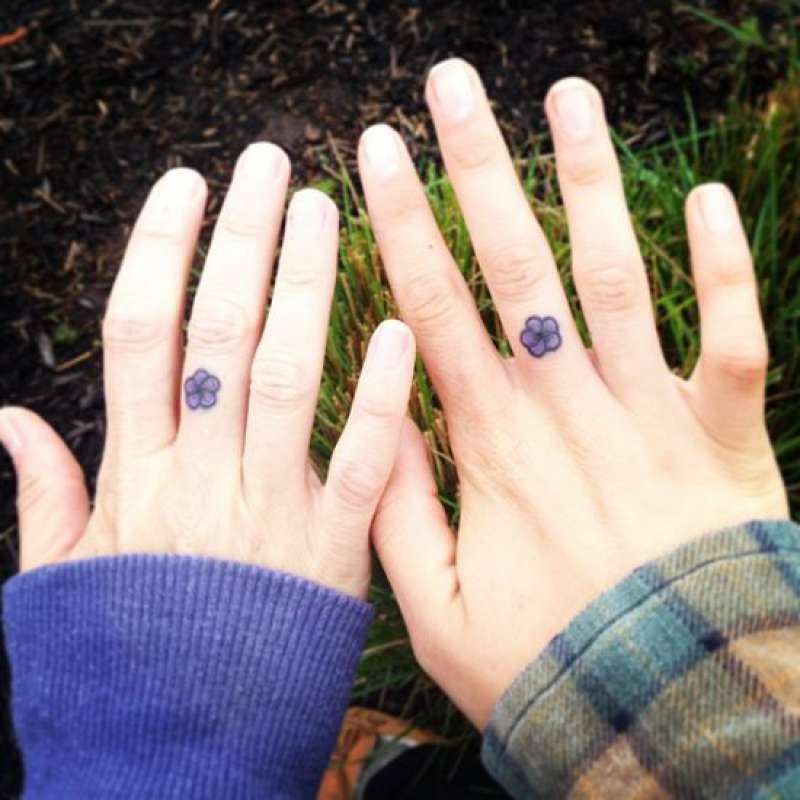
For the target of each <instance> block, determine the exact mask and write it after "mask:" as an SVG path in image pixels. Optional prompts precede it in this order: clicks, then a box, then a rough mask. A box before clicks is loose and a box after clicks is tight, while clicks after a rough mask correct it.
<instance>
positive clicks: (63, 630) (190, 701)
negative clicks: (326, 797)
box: [3, 555, 372, 800]
mask: <svg viewBox="0 0 800 800" xmlns="http://www.w3.org/2000/svg"><path fill="white" fill-rule="evenodd" d="M3 599H4V614H3V616H4V628H5V636H6V646H7V649H8V654H9V659H10V663H11V673H12V710H13V715H14V724H15V729H16V733H17V737H18V740H19V744H20V747H21V749H22V752H23V759H24V765H25V791H26V796H28V797H33V798H37V800H40V799H41V798H56V797H57V798H64V797H80V798H85V799H89V798H100V797H102V798H122V797H124V798H130V797H159V798H178V797H180V798H186V797H192V798H219V797H225V798H256V797H258V798H261V799H263V798H300V797H303V798H305V797H308V798H312V797H314V795H315V793H316V789H317V786H318V783H319V780H320V777H321V774H322V771H323V770H324V768H325V766H326V763H327V760H328V757H329V754H330V751H331V750H332V748H333V746H334V743H335V739H336V734H337V732H338V728H339V725H340V722H341V718H342V715H343V713H344V709H345V707H346V705H347V700H348V695H349V691H350V688H351V685H352V680H353V675H354V672H355V668H356V665H357V663H358V659H359V655H360V653H361V649H362V647H363V642H364V637H365V635H366V630H367V628H368V626H369V623H370V621H371V618H372V610H371V608H370V606H368V605H367V604H366V603H363V602H361V601H359V600H356V599H355V598H353V597H350V596H347V595H344V594H340V593H339V592H336V591H334V590H332V589H328V588H326V587H323V586H320V585H317V584H315V583H311V582H309V581H306V580H303V579H301V578H297V577H294V576H292V575H287V574H284V573H280V572H275V571H272V570H268V569H264V568H261V567H256V566H251V565H247V564H241V563H238V562H233V561H223V560H217V559H211V558H201V557H193V556H177V555H124V556H113V557H104V558H92V559H86V560H83V561H75V562H69V563H66V564H59V565H54V566H47V567H42V568H39V569H36V570H32V571H30V572H27V573H24V574H22V575H18V576H16V577H15V578H12V579H11V580H10V581H8V582H7V583H6V585H5V587H4V590H3Z"/></svg>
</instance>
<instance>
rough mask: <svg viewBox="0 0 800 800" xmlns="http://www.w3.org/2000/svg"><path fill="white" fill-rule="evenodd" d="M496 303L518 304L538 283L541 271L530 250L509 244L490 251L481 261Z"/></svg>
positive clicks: (533, 250) (538, 262) (530, 247)
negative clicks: (505, 301) (512, 301)
mask: <svg viewBox="0 0 800 800" xmlns="http://www.w3.org/2000/svg"><path fill="white" fill-rule="evenodd" d="M483 261H484V264H485V265H486V274H487V276H488V278H489V281H490V282H491V290H492V294H494V295H495V296H496V298H497V299H498V300H519V299H520V298H522V297H524V296H525V295H526V294H530V293H531V292H532V291H533V290H534V289H535V288H536V287H537V286H538V285H539V284H540V282H541V280H542V277H543V274H544V270H543V267H542V264H541V263H540V260H539V259H538V258H537V257H536V254H535V249H534V248H533V247H532V246H528V245H525V244H523V243H521V242H511V243H507V244H503V245H500V246H497V247H495V248H493V249H491V250H490V251H489V252H488V253H487V254H486V257H485V258H484V259H483Z"/></svg>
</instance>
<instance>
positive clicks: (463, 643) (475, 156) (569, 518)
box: [359, 60, 787, 729]
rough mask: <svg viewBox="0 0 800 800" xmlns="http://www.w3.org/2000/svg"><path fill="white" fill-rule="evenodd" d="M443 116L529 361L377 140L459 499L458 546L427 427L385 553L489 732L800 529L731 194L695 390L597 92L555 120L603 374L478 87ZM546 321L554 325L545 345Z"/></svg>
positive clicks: (411, 176) (586, 88) (694, 204)
mask: <svg viewBox="0 0 800 800" xmlns="http://www.w3.org/2000/svg"><path fill="white" fill-rule="evenodd" d="M426 98H427V102H428V105H429V107H430V110H431V113H432V115H433V119H434V122H435V125H436V132H437V136H438V140H439V145H440V147H441V150H442V154H443V158H444V162H445V166H446V168H447V172H448V175H449V177H450V180H451V182H452V184H453V186H454V188H455V191H456V193H457V195H458V200H459V203H460V205H461V209H462V211H463V213H464V216H465V218H466V222H467V225H468V227H469V231H470V235H471V237H472V242H473V245H474V247H475V251H476V254H477V257H478V260H479V262H480V265H481V268H482V270H483V274H484V276H485V278H486V281H487V284H488V286H489V289H490V290H491V293H492V295H493V297H494V300H495V303H496V306H497V309H498V311H499V314H500V316H501V318H502V321H503V325H504V328H505V331H506V333H507V334H508V338H509V341H510V342H511V346H512V349H513V358H510V359H503V358H501V357H500V356H499V354H498V353H497V351H496V350H495V348H494V346H493V344H492V342H491V340H490V339H489V337H488V335H487V333H486V331H485V329H484V328H483V327H482V325H481V321H480V318H479V316H478V313H477V311H476V308H475V305H474V303H473V302H472V298H471V296H470V293H469V291H468V289H467V287H466V285H465V283H464V281H463V279H462V278H461V276H460V275H459V273H458V271H457V269H456V267H455V265H454V263H453V261H452V258H451V256H450V254H449V253H448V252H447V249H446V247H445V245H444V242H443V240H442V238H441V236H440V233H439V231H438V230H437V227H436V224H435V222H434V219H433V216H432V215H431V212H430V209H429V207H428V204H427V202H426V199H425V196H424V194H423V191H422V188H421V186H420V183H419V181H418V179H417V176H416V174H415V172H414V168H413V165H412V163H411V161H410V159H409V157H408V154H407V152H406V151H405V149H404V147H403V144H402V141H401V139H400V138H399V136H398V135H397V134H396V133H395V132H393V131H392V130H391V129H389V128H388V127H386V126H375V127H373V128H371V129H369V130H368V131H366V132H365V134H364V136H363V137H362V141H361V143H360V148H359V162H360V171H361V176H362V180H363V183H364V187H365V191H366V196H367V203H368V209H369V214H370V217H371V220H372V223H373V226H374V228H375V232H376V235H377V239H378V244H379V247H380V251H381V254H382V257H383V260H384V264H385V266H386V270H387V273H388V275H389V279H390V281H391V284H392V288H393V291H394V294H395V296H396V298H397V301H398V303H399V305H400V309H401V312H402V314H403V316H404V318H405V319H406V321H407V322H408V323H409V324H410V326H411V328H412V329H413V330H414V333H415V335H416V338H417V342H418V345H419V349H420V352H421V354H422V357H423V359H424V361H425V364H426V367H427V369H428V371H429V372H430V374H431V376H432V378H433V380H434V381H435V384H436V388H437V391H438V393H439V396H440V398H441V401H442V404H443V406H444V411H445V414H446V419H447V425H448V430H449V433H450V439H451V442H452V447H453V453H454V456H455V461H456V466H457V469H458V474H459V478H460V484H461V487H460V497H461V517H460V525H459V530H458V536H457V538H456V536H454V535H453V533H452V532H451V531H450V529H449V528H448V526H447V524H446V518H445V515H444V512H443V510H442V507H441V505H440V504H439V502H438V501H437V498H436V491H435V486H434V482H433V477H432V475H431V471H430V468H429V466H428V463H427V459H426V451H425V446H424V442H423V440H422V439H421V437H420V435H419V432H418V431H417V430H416V428H415V427H414V426H413V425H411V424H407V426H406V428H405V430H404V435H403V440H402V443H401V446H400V453H399V456H398V460H397V463H396V465H395V469H394V471H393V473H392V478H391V480H390V482H389V485H388V487H387V490H386V492H385V494H384V497H383V500H382V502H381V504H380V506H379V509H378V513H377V516H376V520H375V523H374V526H373V538H374V542H375V545H376V547H377V550H378V553H379V556H380V558H381V561H382V563H383V565H384V567H385V569H386V572H387V574H388V576H389V579H390V581H391V583H392V586H393V588H394V590H395V593H396V595H397V598H398V601H399V603H400V607H401V610H402V612H403V615H404V617H405V619H406V622H407V624H408V627H409V630H410V634H411V640H412V643H413V646H414V650H415V653H416V655H417V657H418V659H419V661H420V663H421V664H422V666H423V667H424V669H425V670H426V671H427V672H428V673H429V674H430V675H431V676H432V677H433V678H434V679H435V680H436V681H437V682H438V683H439V684H440V685H441V686H442V687H443V688H444V689H445V691H447V692H448V693H449V694H450V696H451V697H452V698H453V700H454V701H455V702H456V703H457V704H458V705H459V706H460V708H461V709H462V710H463V711H464V712H465V714H466V715H467V716H468V717H469V718H470V719H471V720H472V721H473V722H474V723H475V725H476V726H477V727H478V728H480V729H483V728H484V727H485V725H486V723H487V721H488V719H489V716H490V714H491V711H492V709H493V707H494V705H495V703H496V702H497V700H498V699H499V697H500V695H501V694H502V692H503V691H504V690H505V689H506V688H507V687H508V686H509V684H510V683H511V681H512V680H513V679H514V677H515V676H516V675H517V674H518V673H519V672H520V671H521V670H522V669H523V668H524V667H525V666H526V665H527V664H528V663H529V662H530V661H531V660H532V659H533V658H534V657H535V656H536V655H538V654H539V653H540V652H541V650H542V649H543V648H544V647H545V646H546V644H547V643H548V641H550V639H551V638H552V637H553V636H554V635H555V634H557V633H558V632H559V631H560V630H562V629H563V628H564V627H565V626H566V625H567V624H568V623H569V621H570V620H571V619H572V618H573V617H574V616H575V615H576V614H577V613H578V612H579V611H580V610H581V609H582V608H584V607H585V606H586V605H587V604H588V603H589V602H590V601H591V600H592V599H594V598H595V597H596V596H597V595H598V594H599V593H601V592H602V591H603V590H604V589H606V588H609V587H610V586H612V585H613V584H614V583H616V582H617V581H619V580H620V579H622V578H623V577H624V576H625V575H626V574H628V573H629V572H630V571H631V570H632V569H633V568H634V567H636V566H637V565H640V564H642V563H644V562H646V561H648V560H650V559H652V558H654V557H657V556H659V555H661V554H664V553H666V552H668V551H670V550H672V549H674V548H675V547H676V546H678V545H680V544H682V543H684V542H687V541H689V540H691V539H693V538H695V537H698V536H700V535H702V534H703V533H705V532H710V531H714V530H716V529H719V528H721V527H723V526H726V525H732V524H736V523H741V522H744V521H746V520H749V519H752V518H784V517H786V515H787V502H786V495H785V490H784V486H783V483H782V480H781V477H780V474H779V472H778V469H777V466H776V463H775V459H774V456H773V452H772V449H771V447H770V443H769V439H768V437H767V433H766V429H765V424H764V413H763V405H764V383H765V372H766V367H767V347H766V341H765V335H764V331H763V326H762V323H761V319H760V314H759V307H758V301H757V295H756V285H755V279H754V273H753V267H752V264H751V258H750V253H749V250H748V245H747V240H746V238H745V234H744V231H743V229H742V226H741V223H740V221H739V217H738V213H737V210H736V206H735V202H734V200H733V197H732V196H731V194H730V192H729V191H728V190H727V189H726V188H724V187H722V186H720V185H706V186H702V187H699V188H697V189H695V190H694V191H693V192H692V193H691V195H690V196H689V198H688V200H687V204H686V217H687V223H688V231H689V242H690V245H691V253H692V262H693V269H694V278H695V285H696V291H697V299H698V303H699V309H700V316H701V335H702V355H701V357H700V361H699V363H698V365H697V367H696V369H695V371H694V374H693V375H692V377H691V379H690V380H689V381H683V380H680V379H678V378H677V377H676V376H675V375H674V374H673V373H672V372H670V370H669V369H668V367H667V365H666V363H665V360H664V356H663V354H662V351H661V348H660V345H659V341H658V336H657V332H656V327H655V323H654V316H653V311H652V306H651V301H650V296H649V291H648V284H647V278H646V274H645V270H644V266H643V262H642V259H641V255H640V253H639V249H638V246H637V242H636V238H635V236H634V231H633V228H632V225H631V222H630V218H629V214H628V210H627V207H626V203H625V198H624V193H623V190H622V185H621V181H620V174H619V167H618V164H617V160H616V157H615V154H614V150H613V146H612V143H611V140H610V137H609V135H608V131H607V127H606V123H605V118H604V112H603V106H602V100H601V98H600V95H599V93H598V92H597V91H596V90H595V89H594V87H592V86H591V85H590V84H588V83H586V82H585V81H582V80H579V79H567V80H565V81H561V82H559V83H558V84H556V85H555V86H554V87H553V88H552V89H551V91H550V92H549V94H548V97H547V101H546V111H547V116H548V119H549V122H550V126H551V130H552V133H553V138H554V142H555V148H556V158H557V166H558V175H559V181H560V185H561V190H562V194H563V197H564V202H565V205H566V211H567V215H568V221H569V228H570V239H571V245H572V262H573V263H572V270H573V274H574V277H575V283H576V285H577V288H578V292H579V295H580V300H581V303H582V307H583V310H584V313H585V315H586V319H587V321H588V324H589V327H590V330H591V337H592V345H593V349H592V351H591V352H589V351H587V350H586V349H585V348H584V346H583V344H582V343H581V340H580V338H579V335H578V333H577V330H576V327H575V323H574V321H573V318H572V316H571V314H570V310H569V306H568V303H567V299H566V296H565V294H564V290H563V288H562V285H561V282H560V280H559V277H558V274H557V271H556V268H555V264H554V260H553V257H552V254H551V252H550V250H549V248H548V246H547V243H546V241H545V238H544V236H543V234H542V232H541V229H540V228H539V226H538V224H537V222H536V220H535V219H534V216H533V214H532V212H531V208H530V206H529V205H528V203H527V201H526V199H525V197H524V195H523V192H522V190H521V187H520V184H519V183H518V181H517V178H516V175H515V172H514V169H513V166H512V162H511V159H510V157H509V154H508V152H507V150H506V147H505V145H504V143H503V140H502V137H501V135H500V132H499V129H498V127H497V124H496V122H495V120H494V118H493V116H492V113H491V111H490V109H489V106H488V104H487V101H486V97H485V94H484V91H483V89H482V87H481V83H480V79H479V77H478V75H477V73H476V72H475V70H474V69H472V68H471V67H470V66H468V65H467V64H465V63H464V62H463V61H460V60H451V61H448V62H444V63H443V64H441V65H439V66H437V67H435V68H434V70H433V71H432V73H431V75H430V77H429V79H428V83H427V87H426ZM532 316H538V317H541V318H544V317H553V318H554V320H555V322H552V321H551V322H547V323H546V324H544V323H543V322H542V321H538V322H537V321H535V320H534V321H531V322H529V323H528V324H527V325H526V320H529V318H530V317H532ZM556 324H557V326H558V328H559V335H558V336H554V335H553V334H554V332H555V325H556ZM526 329H530V333H527V334H524V331H525V330H526Z"/></svg>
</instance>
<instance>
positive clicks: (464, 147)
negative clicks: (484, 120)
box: [450, 131, 503, 172]
mask: <svg viewBox="0 0 800 800" xmlns="http://www.w3.org/2000/svg"><path fill="white" fill-rule="evenodd" d="M502 152H503V148H502V145H501V144H500V142H498V138H497V134H496V133H495V132H494V131H491V132H485V133H477V134H472V135H468V136H462V137H459V138H457V139H455V141H453V142H452V143H451V150H450V157H451V159H452V161H453V162H454V164H455V166H456V167H458V168H460V169H462V170H467V171H470V172H472V171H479V170H483V169H486V168H488V167H491V166H492V165H493V164H495V163H496V162H497V160H498V158H499V156H500V154H501V153H502Z"/></svg>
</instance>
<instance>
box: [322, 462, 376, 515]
mask: <svg viewBox="0 0 800 800" xmlns="http://www.w3.org/2000/svg"><path fill="white" fill-rule="evenodd" d="M328 482H329V483H330V485H331V488H332V490H333V492H334V493H335V495H336V496H337V497H338V499H339V501H340V502H341V503H342V504H343V505H344V506H345V507H346V508H353V509H362V508H364V507H365V506H370V505H371V504H372V503H374V502H375V501H376V500H377V499H378V496H379V495H380V493H381V490H382V489H383V483H384V481H383V475H382V474H381V471H380V470H378V469H376V468H375V466H374V465H373V464H371V463H370V462H369V461H368V460H365V459H355V458H339V459H334V460H333V461H332V462H331V470H330V475H329V476H328Z"/></svg>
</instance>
